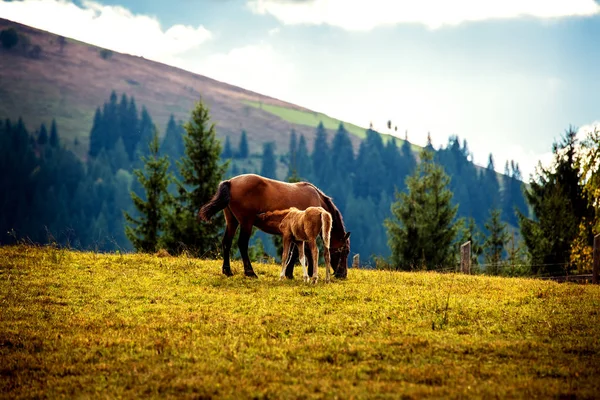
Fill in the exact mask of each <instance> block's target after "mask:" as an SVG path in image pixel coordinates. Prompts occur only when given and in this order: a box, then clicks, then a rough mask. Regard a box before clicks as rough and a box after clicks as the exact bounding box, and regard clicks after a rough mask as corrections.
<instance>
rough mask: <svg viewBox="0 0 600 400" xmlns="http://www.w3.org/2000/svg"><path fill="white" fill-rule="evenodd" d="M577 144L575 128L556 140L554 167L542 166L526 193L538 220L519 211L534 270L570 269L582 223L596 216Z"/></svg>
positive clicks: (555, 271) (540, 271) (554, 272)
mask: <svg viewBox="0 0 600 400" xmlns="http://www.w3.org/2000/svg"><path fill="white" fill-rule="evenodd" d="M577 146H578V145H577V139H576V132H575V131H574V130H573V129H569V130H568V131H567V132H566V134H565V136H564V137H563V138H562V141H561V142H560V143H554V145H553V153H554V161H553V166H552V167H551V168H548V169H546V168H543V167H542V166H541V165H540V166H538V168H537V170H536V176H535V177H533V178H532V180H531V181H530V190H528V191H527V192H525V196H526V197H527V201H528V202H529V204H530V205H531V207H532V208H533V212H534V215H535V217H536V219H530V218H527V217H526V216H525V215H524V214H523V213H522V212H518V217H519V222H520V226H521V234H522V236H523V240H524V241H525V244H526V245H527V248H528V250H529V254H530V255H531V259H532V260H531V261H532V263H533V267H532V270H533V271H532V272H534V273H543V274H563V273H564V272H565V269H568V268H569V264H570V253H571V243H572V242H573V240H574V239H575V238H576V237H577V235H578V229H579V224H580V223H581V221H582V220H583V219H592V218H593V209H592V208H591V207H590V205H589V203H588V202H587V199H586V197H585V195H584V191H583V187H582V185H581V180H580V174H581V172H580V170H579V168H578V166H579V158H578V155H577ZM590 239H591V238H590Z"/></svg>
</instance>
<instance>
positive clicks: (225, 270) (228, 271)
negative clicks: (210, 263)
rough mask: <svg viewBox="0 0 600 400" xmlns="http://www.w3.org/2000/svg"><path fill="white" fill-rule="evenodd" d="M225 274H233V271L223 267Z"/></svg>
mask: <svg viewBox="0 0 600 400" xmlns="http://www.w3.org/2000/svg"><path fill="white" fill-rule="evenodd" d="M223 274H224V275H227V276H233V273H232V272H231V270H230V269H229V268H223Z"/></svg>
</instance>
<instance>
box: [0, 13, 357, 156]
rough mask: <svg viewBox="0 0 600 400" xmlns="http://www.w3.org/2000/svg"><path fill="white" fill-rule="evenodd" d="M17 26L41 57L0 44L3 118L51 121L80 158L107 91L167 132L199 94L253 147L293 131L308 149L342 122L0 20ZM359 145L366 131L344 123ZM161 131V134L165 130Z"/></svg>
mask: <svg viewBox="0 0 600 400" xmlns="http://www.w3.org/2000/svg"><path fill="white" fill-rule="evenodd" d="M8 27H15V29H16V30H17V31H18V33H19V34H21V35H25V36H27V37H28V38H29V41H30V46H29V48H32V47H34V46H35V45H37V46H40V48H41V53H40V55H39V57H38V58H34V57H31V56H30V55H26V54H25V52H24V51H22V50H19V49H16V48H15V49H11V50H6V49H3V48H0V99H2V101H0V117H1V118H7V117H8V118H11V119H16V118H18V117H23V119H24V120H25V122H26V123H27V124H28V126H30V127H31V128H32V129H33V128H34V127H38V126H39V125H40V124H41V123H46V124H47V125H49V123H50V121H51V120H52V118H56V120H57V124H58V126H59V129H60V132H61V136H62V137H63V138H65V139H66V143H67V145H69V144H72V143H73V140H74V139H75V138H78V140H79V142H80V143H81V146H79V153H80V154H79V155H84V154H85V151H84V149H87V148H88V137H89V132H90V129H91V126H92V120H93V116H94V111H95V109H96V107H98V106H101V105H102V104H103V103H104V102H105V101H107V99H108V97H109V95H110V92H111V91H112V90H115V91H116V92H117V93H118V94H119V95H120V94H121V93H126V94H127V95H128V96H133V97H134V98H135V99H136V102H137V104H138V105H139V106H141V105H145V106H146V107H147V108H148V110H149V112H150V114H151V115H152V118H153V119H154V121H155V123H157V125H158V127H159V129H160V130H161V131H164V129H165V126H166V123H167V121H168V118H169V116H170V114H171V113H172V114H174V115H175V117H176V119H182V120H187V119H188V118H189V114H190V110H191V109H192V107H193V104H194V102H195V101H197V100H198V99H200V98H202V100H203V101H205V102H206V103H207V104H208V105H209V107H210V111H211V116H212V119H213V121H214V122H215V123H216V124H217V134H218V135H219V137H221V138H224V137H225V136H229V137H230V139H231V140H232V143H238V142H239V138H240V135H241V130H242V129H245V130H246V131H247V132H248V136H249V138H250V139H251V140H250V146H251V147H250V150H251V151H252V152H257V151H260V150H261V149H262V147H261V146H262V143H263V142H266V141H275V142H276V146H277V149H278V151H281V152H283V151H285V150H286V149H287V148H288V145H289V133H290V131H291V129H294V130H296V132H297V133H298V134H304V135H305V137H306V138H307V140H308V143H309V145H310V146H312V142H313V137H314V135H315V129H314V128H315V127H316V126H317V124H318V123H319V122H320V121H323V123H324V124H325V126H326V128H328V129H330V130H334V129H336V128H337V126H338V125H339V123H340V121H338V120H335V119H333V118H330V117H328V116H326V115H324V114H321V113H317V112H314V111H311V110H308V109H306V108H303V107H300V106H297V105H294V104H290V103H286V102H284V101H281V100H278V99H274V98H271V97H267V96H264V95H261V94H258V93H254V92H251V91H248V90H245V89H241V88H239V87H236V86H232V85H229V84H226V83H223V82H219V81H216V80H213V79H210V78H208V77H205V76H201V75H197V74H194V73H191V72H188V71H185V70H182V69H179V68H175V67H171V66H168V65H165V64H161V63H158V62H154V61H150V60H146V59H144V58H142V57H134V56H131V55H126V54H120V53H116V52H106V53H104V55H105V57H102V54H101V52H102V49H100V48H98V47H96V46H92V45H89V44H86V43H82V42H78V41H76V40H72V39H67V41H66V44H65V45H64V47H63V48H62V50H61V46H60V45H59V40H58V36H57V35H54V34H52V33H48V32H44V31H41V30H38V29H34V28H31V27H28V26H25V25H21V24H17V23H14V22H11V21H8V20H5V19H1V18H0V30H2V29H6V28H8ZM345 125H346V127H347V128H348V130H349V132H350V133H351V138H352V141H353V145H354V147H355V149H356V148H358V144H359V142H360V139H361V138H363V137H364V135H365V134H364V128H360V127H357V126H355V125H352V124H345ZM163 133H164V132H163Z"/></svg>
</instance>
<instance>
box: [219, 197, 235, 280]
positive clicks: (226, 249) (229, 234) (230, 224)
mask: <svg viewBox="0 0 600 400" xmlns="http://www.w3.org/2000/svg"><path fill="white" fill-rule="evenodd" d="M223 213H224V214H225V221H226V222H227V226H226V227H225V234H224V235H223V240H222V241H221V245H222V248H223V268H222V271H223V273H224V274H225V275H227V276H232V275H233V274H232V273H231V265H230V264H229V253H230V252H231V242H232V241H233V236H234V235H235V231H236V230H237V227H238V225H239V223H238V221H237V219H235V217H234V216H233V214H232V212H231V211H230V210H229V208H225V210H223Z"/></svg>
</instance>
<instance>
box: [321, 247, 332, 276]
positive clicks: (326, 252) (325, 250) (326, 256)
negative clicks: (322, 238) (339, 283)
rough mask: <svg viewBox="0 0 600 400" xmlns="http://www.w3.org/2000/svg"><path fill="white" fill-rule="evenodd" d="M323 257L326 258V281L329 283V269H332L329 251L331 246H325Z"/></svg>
mask: <svg viewBox="0 0 600 400" xmlns="http://www.w3.org/2000/svg"><path fill="white" fill-rule="evenodd" d="M323 258H324V259H325V274H326V278H325V281H326V282H328V283H329V281H331V274H330V273H329V270H330V269H331V254H330V253H329V247H327V246H323Z"/></svg>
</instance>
